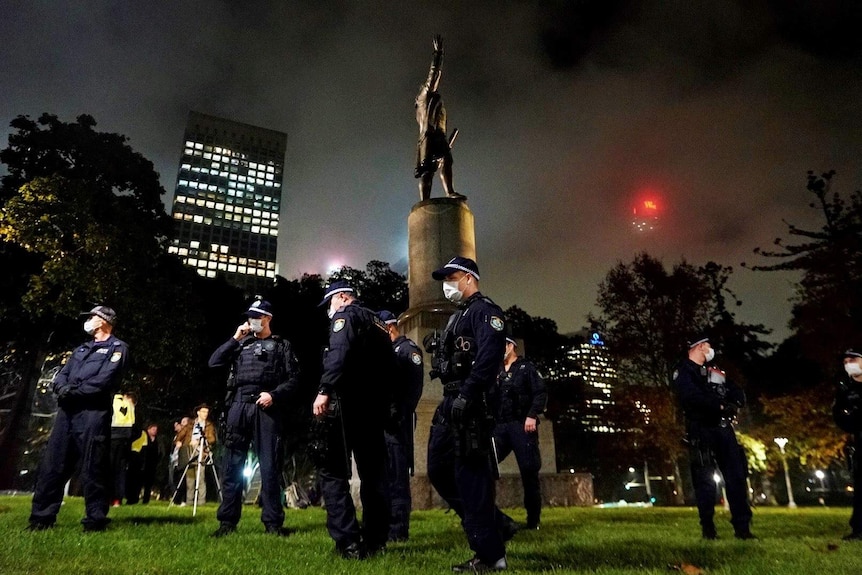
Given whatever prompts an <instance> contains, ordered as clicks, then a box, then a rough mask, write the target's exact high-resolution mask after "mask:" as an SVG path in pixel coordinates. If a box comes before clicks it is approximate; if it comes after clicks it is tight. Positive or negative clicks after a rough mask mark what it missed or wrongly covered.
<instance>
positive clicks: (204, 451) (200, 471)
mask: <svg viewBox="0 0 862 575" xmlns="http://www.w3.org/2000/svg"><path fill="white" fill-rule="evenodd" d="M192 465H196V466H197V468H196V469H195V489H194V501H193V503H192V517H194V516H196V515H197V512H198V492H199V490H200V486H201V481H206V476H204V467H212V470H213V477H214V478H215V483H216V490H217V491H218V499H219V501H221V482H220V481H219V478H218V473H217V472H216V469H215V465H214V464H213V456H212V451H211V450H210V449H209V443H208V442H207V439H206V437H205V436H204V434H203V433H201V437H200V440H199V441H198V445H197V447H195V448H194V451H192V454H191V456H190V457H189V461H188V463H186V466H185V467H184V468H183V471H182V473H180V480H179V481H178V482H177V487H176V489H174V494H173V495H171V502H170V503H169V504H168V507H171V506H172V505H173V504H174V500H175V499H176V497H177V493H179V491H180V487H181V486H182V484H183V483H185V482H186V474H187V473H188V470H189V467H190V466H192Z"/></svg>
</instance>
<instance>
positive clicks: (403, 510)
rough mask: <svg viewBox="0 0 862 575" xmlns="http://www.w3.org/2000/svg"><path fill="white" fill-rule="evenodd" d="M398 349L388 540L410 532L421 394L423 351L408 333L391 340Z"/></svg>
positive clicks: (389, 434)
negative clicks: (416, 419)
mask: <svg viewBox="0 0 862 575" xmlns="http://www.w3.org/2000/svg"><path fill="white" fill-rule="evenodd" d="M392 349H393V350H394V351H395V363H396V369H397V371H396V373H397V376H396V387H395V390H394V398H395V405H396V409H397V413H398V415H399V417H398V418H397V419H396V420H395V421H394V422H392V424H391V425H390V426H389V427H388V428H387V429H386V433H385V436H386V450H387V454H388V456H389V457H388V465H387V473H386V478H387V483H388V486H389V495H390V497H391V504H392V508H391V511H392V518H391V521H390V524H389V540H390V541H397V540H405V539H407V538H408V537H409V534H410V510H411V507H412V505H413V500H412V498H411V496H410V474H411V472H412V470H413V427H414V420H413V416H414V412H415V411H416V406H417V405H418V404H419V398H421V397H422V378H423V373H424V371H423V362H422V351H421V350H420V349H419V347H418V346H417V345H416V344H415V343H414V342H413V341H412V340H410V339H407V337H406V336H403V335H402V336H399V337H398V338H397V339H396V340H395V341H394V342H392Z"/></svg>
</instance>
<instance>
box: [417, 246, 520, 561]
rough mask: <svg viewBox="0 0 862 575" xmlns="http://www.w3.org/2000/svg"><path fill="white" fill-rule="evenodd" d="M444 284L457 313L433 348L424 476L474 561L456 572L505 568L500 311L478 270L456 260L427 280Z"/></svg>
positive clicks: (470, 263) (464, 260) (461, 259)
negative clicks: (436, 382)
mask: <svg viewBox="0 0 862 575" xmlns="http://www.w3.org/2000/svg"><path fill="white" fill-rule="evenodd" d="M431 275H432V277H433V278H434V279H435V280H443V294H444V296H445V297H446V299H448V300H449V301H451V302H452V303H455V304H458V311H457V312H455V313H454V314H452V316H451V317H450V318H449V322H448V324H447V326H446V330H445V331H444V333H443V337H442V341H438V342H437V347H436V350H435V356H434V360H433V361H432V369H433V370H434V375H435V376H437V375H439V377H440V380H441V382H442V383H443V401H442V402H441V403H440V405H439V406H438V407H437V410H436V411H435V413H434V418H433V419H432V422H431V435H430V437H429V440H428V477H429V479H430V480H431V484H432V485H433V486H434V488H435V489H436V490H437V492H438V493H439V494H440V496H441V497H443V499H445V500H446V502H447V503H448V504H449V506H450V507H451V508H452V509H453V510H454V511H455V512H456V513H457V514H458V515H459V516H460V517H461V524H462V525H463V527H464V531H465V532H466V535H467V541H468V543H469V544H470V548H471V549H472V550H473V552H474V554H475V555H474V556H473V558H472V559H470V560H468V561H466V562H464V563H461V564H458V565H453V566H452V570H453V571H456V572H472V571H501V570H504V569H506V567H507V564H506V547H505V544H504V541H503V539H504V537H503V535H501V533H500V518H499V516H500V513H499V511H498V510H497V509H496V507H495V505H494V497H495V486H494V480H495V474H494V469H493V467H494V466H496V459H495V456H494V454H493V451H492V448H491V435H492V433H493V419H491V418H489V415H490V414H489V412H488V406H487V403H486V400H487V395H488V394H489V393H490V392H491V391H492V388H493V387H494V382H495V381H496V378H497V374H498V373H499V370H500V363H501V359H502V357H503V352H504V351H505V342H506V339H505V334H504V332H503V328H504V322H503V311H502V310H501V309H500V307H499V306H498V305H497V304H495V303H494V302H493V301H491V300H490V299H489V298H487V297H485V296H483V295H482V294H481V292H480V291H479V268H478V266H477V265H476V262H474V261H473V260H471V259H469V258H465V257H454V258H452V259H451V260H449V262H447V263H446V264H445V265H444V266H443V267H441V268H439V269H437V270H435V271H434V272H433V273H432V274H431Z"/></svg>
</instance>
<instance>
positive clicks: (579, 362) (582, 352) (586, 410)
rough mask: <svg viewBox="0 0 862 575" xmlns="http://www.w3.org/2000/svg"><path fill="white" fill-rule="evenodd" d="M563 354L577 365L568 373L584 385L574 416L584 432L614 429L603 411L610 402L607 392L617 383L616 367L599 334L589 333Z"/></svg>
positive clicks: (603, 431) (611, 403) (606, 431)
mask: <svg viewBox="0 0 862 575" xmlns="http://www.w3.org/2000/svg"><path fill="white" fill-rule="evenodd" d="M566 356H567V357H568V358H569V359H571V360H573V362H574V364H575V365H576V366H578V367H577V368H576V369H574V370H573V371H571V372H570V373H569V375H570V376H574V377H580V378H582V379H583V381H584V384H585V385H584V388H585V389H584V394H585V397H584V405H583V406H582V407H581V409H578V410H577V414H576V417H577V419H578V420H580V422H581V424H582V425H583V426H584V429H586V430H587V431H592V432H595V433H613V432H615V431H617V429H616V428H615V427H614V423H613V422H611V421H609V420H608V414H607V413H606V409H607V408H609V407H610V406H612V405H613V404H614V402H613V399H612V397H611V394H612V391H613V388H614V385H616V383H617V370H616V367H615V362H614V360H613V358H612V357H611V354H610V353H609V352H608V350H607V349H606V348H605V342H604V341H603V340H602V338H601V336H600V335H599V334H598V333H592V334H590V338H589V339H588V340H586V341H584V342H583V343H580V344H577V345H574V346H572V347H571V348H569V349H568V350H567V352H566Z"/></svg>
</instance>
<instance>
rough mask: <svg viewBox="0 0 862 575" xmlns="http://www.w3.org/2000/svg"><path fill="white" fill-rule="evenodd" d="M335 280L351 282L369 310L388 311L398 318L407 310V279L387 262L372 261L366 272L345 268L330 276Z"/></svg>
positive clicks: (330, 279) (330, 278) (331, 279)
mask: <svg viewBox="0 0 862 575" xmlns="http://www.w3.org/2000/svg"><path fill="white" fill-rule="evenodd" d="M335 280H345V281H348V282H350V284H351V285H352V286H353V288H354V289H355V290H356V294H357V297H358V298H359V299H360V300H361V301H362V303H363V305H365V306H367V307H368V308H369V309H373V310H374V311H380V310H383V309H388V310H389V311H391V312H392V313H394V314H395V315H396V316H397V315H398V314H400V313H401V312H403V311H405V310H406V309H407V305H408V296H407V278H406V277H404V276H403V275H402V274H399V273H397V272H394V271H392V269H391V268H390V267H389V264H388V263H387V262H381V261H378V260H372V261H370V262H368V264H367V265H366V266H365V271H362V270H358V269H355V268H351V267H348V266H344V267H342V268H341V269H339V270H337V271H335V272H333V273H332V275H330V277H329V281H335Z"/></svg>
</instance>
